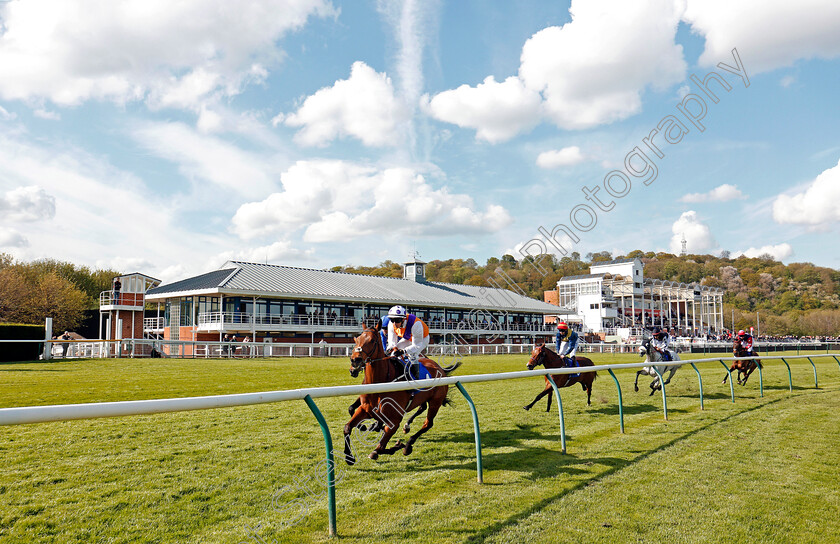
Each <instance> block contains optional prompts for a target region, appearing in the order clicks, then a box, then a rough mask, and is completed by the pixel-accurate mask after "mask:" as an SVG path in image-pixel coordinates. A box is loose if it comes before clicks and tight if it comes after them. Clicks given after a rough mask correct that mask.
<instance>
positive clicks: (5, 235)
mask: <svg viewBox="0 0 840 544" xmlns="http://www.w3.org/2000/svg"><path fill="white" fill-rule="evenodd" d="M28 245H29V240H27V239H26V236H24V235H23V234H21V233H19V232H18V231H16V230H15V229H11V228H6V227H0V247H4V248H13V247H14V248H21V247H27V246H28Z"/></svg>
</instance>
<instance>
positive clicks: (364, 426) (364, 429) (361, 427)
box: [359, 425, 367, 433]
mask: <svg viewBox="0 0 840 544" xmlns="http://www.w3.org/2000/svg"><path fill="white" fill-rule="evenodd" d="M359 430H360V431H362V432H363V433H365V432H367V425H359Z"/></svg>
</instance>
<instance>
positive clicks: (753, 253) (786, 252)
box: [733, 243, 793, 261]
mask: <svg viewBox="0 0 840 544" xmlns="http://www.w3.org/2000/svg"><path fill="white" fill-rule="evenodd" d="M741 255H744V256H745V257H749V258H751V259H754V258H756V257H761V256H762V255H770V256H771V257H773V258H774V259H775V260H777V261H783V260H785V259H787V258H788V257H790V256H791V255H793V248H792V247H791V245H790V244H787V243H783V244H777V245H774V246H761V247H759V248H755V247H751V248H749V249H746V250H744V251H736V252H735V253H734V254H733V257H740V256H741Z"/></svg>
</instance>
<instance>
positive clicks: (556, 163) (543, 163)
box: [537, 145, 586, 168]
mask: <svg viewBox="0 0 840 544" xmlns="http://www.w3.org/2000/svg"><path fill="white" fill-rule="evenodd" d="M585 160H586V156H585V155H584V154H583V153H581V151H580V148H579V147H578V146H576V145H573V146H571V147H564V148H563V149H560V150H551V151H543V152H542V153H540V154H539V156H538V157H537V166H539V167H540V168H559V167H561V166H573V165H575V164H580V163H582V162H583V161H585Z"/></svg>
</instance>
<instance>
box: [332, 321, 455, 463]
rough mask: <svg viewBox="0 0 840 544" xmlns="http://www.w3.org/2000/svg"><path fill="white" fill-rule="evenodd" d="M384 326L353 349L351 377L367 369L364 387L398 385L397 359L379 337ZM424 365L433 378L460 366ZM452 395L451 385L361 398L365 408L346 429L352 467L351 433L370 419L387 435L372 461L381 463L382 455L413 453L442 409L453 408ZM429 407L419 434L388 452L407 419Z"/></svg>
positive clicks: (367, 333) (429, 362)
mask: <svg viewBox="0 0 840 544" xmlns="http://www.w3.org/2000/svg"><path fill="white" fill-rule="evenodd" d="M380 330H381V327H380V325H379V324H378V323H377V324H376V326H375V327H372V328H367V327H365V330H364V331H362V334H360V335H359V336H357V337H356V338H354V341H355V343H356V346H355V348H353V356H352V357H351V358H350V365H351V368H350V375H351V376H353V377H355V376H357V375H358V374H359V372H360V371H361V370H362V369H364V372H365V378H364V381H363V382H362V383H364V384H371V383H388V382H393V381H397V377H398V375H399V372H400V371H399V370H398V368H397V363H396V361H395V360H394V358H393V357H389V356H387V355H386V354H385V349H384V348H383V347H382V341H381V339H380V337H379V331H380ZM420 362H421V364H423V366H425V367H426V369H427V370H428V371H429V374H431V376H432V378H442V377H444V376H447V375H449V374H451V373H452V372H454V371H455V369H456V368H458V367H459V366H460V363H458V364H455V365H453V366H451V367H449V368H446V369H444V368H441V367H440V365H438V364H437V363H436V362H434V361H432V360H431V359H421V360H420ZM448 391H449V386H448V385H439V386H435V387H431V388H429V389H426V390H422V391H416V392H414V393H413V394H412V391H410V390H409V391H393V392H390V393H370V394H365V395H361V397H360V399H361V404H360V405H359V407H358V408H357V409H356V411H355V412H354V413H353V416H352V417H351V418H350V421H348V422H347V424H346V425H344V457H345V460H346V461H347V464H348V465H353V464H355V463H356V457H355V456H354V455H353V451H352V449H351V444H350V433H351V432H352V430H353V428H354V427H356V426H357V425H358V424H359V423H361V422H362V421H364V420H366V419H374V420H376V421H377V422H379V423H381V424H382V425H383V428H384V430H385V432H384V433H383V435H382V438H381V439H380V440H379V444H377V446H376V447H375V448H374V450H373V451H372V452H371V453H370V455H369V457H370V458H371V459H377V458H378V457H379V455H380V454H385V455H393V454H394V453H396V452H397V451H398V450H403V455H408V454H410V453H411V452H412V450H413V447H414V442H415V441H417V439H418V438H419V437H420V436H421V435H422V434H423V433H425V432H426V431H428V430H429V429H431V428H432V425H433V424H434V419H435V416H437V413H438V410H440V407H441V406H445V405H447V404H449V402H450V401H449V400H448V399H447V397H446V394H447V392H448ZM426 403H428V413H427V414H426V420H425V422H424V423H423V426H422V427H421V428H420V430H419V431H417V432H416V433H414V434H413V435H411V437H409V439H408V441H407V442H405V443H403V442H402V441H399V442H397V444H396V445H394V446H392V447H390V448H388V447H386V446H387V445H388V441H389V440H391V437H392V436H394V433H395V432H396V431H397V429H398V428H399V424H400V422H401V421H402V418H403V416H404V415H405V414H406V413H407V412H409V411H411V410H414V409H416V408H419V407H421V406H423V405H424V404H426Z"/></svg>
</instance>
